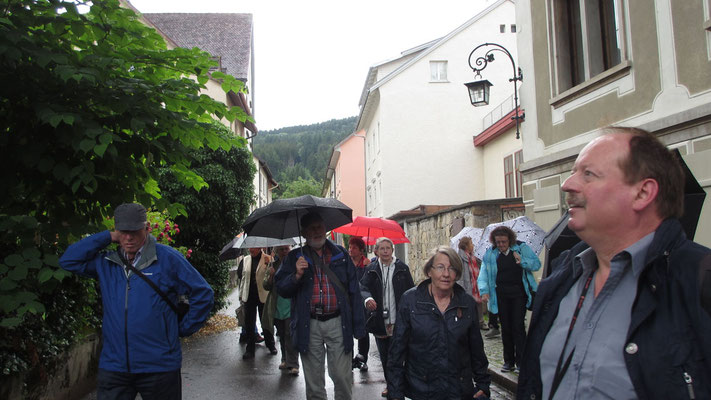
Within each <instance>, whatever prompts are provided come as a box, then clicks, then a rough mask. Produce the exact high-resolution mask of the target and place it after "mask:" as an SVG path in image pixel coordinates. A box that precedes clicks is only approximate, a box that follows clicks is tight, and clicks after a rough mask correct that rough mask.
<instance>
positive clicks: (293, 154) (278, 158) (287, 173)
mask: <svg viewBox="0 0 711 400" xmlns="http://www.w3.org/2000/svg"><path fill="white" fill-rule="evenodd" d="M355 123H356V117H351V118H344V119H338V120H336V119H333V120H330V121H326V122H321V123H318V124H313V125H306V126H303V125H302V126H293V127H288V128H282V129H277V130H273V131H263V132H260V134H259V135H258V136H257V137H256V138H255V139H254V154H255V155H256V156H257V157H259V158H261V159H262V160H264V161H266V163H267V164H268V165H269V169H270V170H271V171H272V173H273V174H274V179H276V181H277V182H279V187H278V188H277V189H276V190H275V191H274V197H275V198H280V197H282V198H283V197H288V196H285V195H284V191H285V190H286V188H288V187H289V186H290V183H291V182H292V181H297V180H299V178H302V179H303V180H306V181H310V180H314V181H316V182H317V183H316V185H317V186H319V189H318V192H317V193H315V194H317V195H320V194H321V185H322V183H321V182H322V180H323V178H324V177H325V174H326V165H327V164H328V160H329V157H331V151H332V150H333V146H334V145H335V144H336V143H338V142H340V141H341V140H343V139H345V138H346V136H348V135H349V134H351V133H353V129H354V127H355Z"/></svg>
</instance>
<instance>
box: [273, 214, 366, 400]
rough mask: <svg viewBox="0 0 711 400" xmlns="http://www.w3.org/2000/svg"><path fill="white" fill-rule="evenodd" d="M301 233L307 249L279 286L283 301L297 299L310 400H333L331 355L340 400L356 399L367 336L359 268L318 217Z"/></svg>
mask: <svg viewBox="0 0 711 400" xmlns="http://www.w3.org/2000/svg"><path fill="white" fill-rule="evenodd" d="M301 232H302V234H303V236H304V237H305V238H306V246H304V247H303V248H300V249H295V250H292V251H291V252H290V253H289V255H288V256H287V257H286V260H284V262H283V263H282V265H281V267H280V268H279V271H277V274H276V276H275V277H274V280H275V282H276V288H277V292H278V293H279V295H281V296H282V297H286V298H291V299H292V313H291V331H292V338H293V343H294V347H296V349H297V350H298V351H299V352H300V353H301V361H302V364H303V366H304V380H305V382H306V398H307V399H309V400H311V399H324V400H325V399H327V396H326V381H325V357H326V354H328V375H329V376H330V377H331V380H333V384H334V394H335V398H336V400H341V399H343V400H345V399H350V398H351V395H352V387H353V375H352V373H351V363H352V359H353V337H354V336H355V337H356V338H360V337H363V336H365V327H364V316H365V312H364V307H363V300H362V298H361V295H360V289H359V285H358V277H357V276H356V270H355V266H354V265H353V261H351V258H350V257H349V256H348V253H347V252H346V250H345V249H344V248H343V247H341V246H338V245H336V244H334V243H333V242H331V241H329V240H327V239H326V229H325V226H324V223H323V220H322V219H321V216H320V215H318V214H317V213H308V214H306V215H304V216H303V217H302V218H301ZM327 270H330V271H331V272H328V271H327ZM335 280H337V281H335Z"/></svg>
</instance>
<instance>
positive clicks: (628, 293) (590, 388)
mask: <svg viewBox="0 0 711 400" xmlns="http://www.w3.org/2000/svg"><path fill="white" fill-rule="evenodd" d="M653 238H654V232H652V233H650V234H649V235H647V236H645V237H643V238H642V239H640V240H639V241H637V242H636V243H634V244H633V245H631V246H629V247H628V248H626V249H625V250H623V251H621V252H620V253H618V254H617V255H615V256H614V257H613V258H612V261H611V262H610V275H609V276H608V278H607V281H606V282H605V284H604V286H603V288H602V290H601V291H600V293H599V294H598V296H597V297H595V295H594V290H595V288H594V284H593V283H591V285H590V288H589V289H588V293H587V294H586V296H585V300H584V302H583V305H582V308H581V309H580V313H579V315H578V318H577V322H576V323H575V326H574V327H573V331H572V333H571V335H570V340H569V341H568V345H567V346H566V348H565V352H564V354H563V358H562V362H561V364H563V363H564V362H565V360H566V359H567V357H568V356H569V354H570V353H571V352H573V357H572V361H571V363H570V367H569V368H568V370H567V372H566V373H565V375H564V376H563V378H562V380H561V382H560V386H559V387H558V390H557V391H556V393H555V396H554V399H636V398H637V394H636V393H635V391H634V386H633V385H632V380H631V379H630V376H629V373H628V371H627V366H626V364H625V360H624V348H625V344H626V343H625V342H626V339H627V330H628V329H629V326H630V321H631V312H632V303H633V302H634V299H635V297H636V296H637V281H638V279H639V276H640V274H641V273H642V270H643V269H644V266H645V257H646V254H647V248H648V247H649V245H650V244H651V243H652V239H653ZM573 268H574V269H575V271H580V269H581V268H582V274H581V275H580V278H579V279H578V282H577V283H576V284H574V285H573V287H572V288H571V289H570V291H569V292H568V294H567V295H566V296H565V297H564V298H563V300H562V301H561V302H560V308H559V310H558V316H557V317H556V319H555V321H554V322H553V326H552V327H551V329H550V331H549V332H548V335H547V336H546V339H545V340H544V342H543V347H542V349H541V356H540V367H541V381H542V382H543V397H542V398H543V399H548V398H549V394H550V391H551V384H552V382H553V379H554V376H555V370H556V365H557V364H558V360H559V358H560V355H561V351H562V350H563V349H562V347H563V345H564V343H565V338H566V336H567V335H568V330H569V327H570V321H571V319H572V316H573V312H574V310H575V308H576V305H577V303H578V301H579V299H580V296H581V294H582V291H583V287H584V286H585V281H586V279H587V277H588V276H589V275H590V274H591V273H597V268H598V265H597V256H596V255H595V252H594V251H593V249H592V248H589V249H587V250H585V251H583V252H582V253H580V254H579V255H578V256H577V257H576V258H575V260H574V261H573ZM594 281H595V280H594V276H593V281H592V282H594ZM561 367H562V365H561Z"/></svg>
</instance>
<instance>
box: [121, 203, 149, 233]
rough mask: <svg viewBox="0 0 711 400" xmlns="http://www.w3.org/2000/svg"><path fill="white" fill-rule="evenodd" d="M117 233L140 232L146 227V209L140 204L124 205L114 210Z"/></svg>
mask: <svg viewBox="0 0 711 400" xmlns="http://www.w3.org/2000/svg"><path fill="white" fill-rule="evenodd" d="M114 222H115V223H116V230H117V231H139V230H141V229H144V228H145V227H146V208H145V207H143V206H142V205H140V204H138V203H124V204H121V205H120V206H118V207H116V210H114Z"/></svg>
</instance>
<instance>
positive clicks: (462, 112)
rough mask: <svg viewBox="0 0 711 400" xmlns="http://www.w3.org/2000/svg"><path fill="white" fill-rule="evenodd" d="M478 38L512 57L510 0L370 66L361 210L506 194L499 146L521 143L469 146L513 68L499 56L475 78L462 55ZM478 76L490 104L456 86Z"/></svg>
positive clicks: (505, 94)
mask: <svg viewBox="0 0 711 400" xmlns="http://www.w3.org/2000/svg"><path fill="white" fill-rule="evenodd" d="M485 42H494V43H498V44H500V45H502V46H503V47H505V48H506V49H508V50H509V51H510V52H511V53H512V55H513V58H514V60H516V61H517V56H516V53H517V52H516V21H515V5H514V2H513V1H511V0H500V1H497V2H495V3H492V4H491V5H490V6H489V7H487V8H486V9H485V10H483V11H482V12H481V13H479V14H478V15H476V16H475V17H473V18H471V19H470V20H468V21H467V22H465V23H464V24H463V25H461V26H460V27H458V28H457V29H455V30H454V31H452V32H451V33H449V34H447V35H446V36H445V37H443V38H441V39H438V40H435V41H432V42H429V43H426V44H424V45H422V46H419V47H417V48H413V49H410V50H408V51H406V52H403V53H402V55H401V57H399V58H397V59H393V60H388V61H385V62H382V63H380V64H376V65H374V66H373V67H371V68H370V70H369V73H368V77H367V79H366V83H365V86H364V89H363V94H362V96H361V101H360V107H361V111H360V115H359V118H358V123H357V127H356V130H358V131H359V130H364V131H365V133H366V143H365V147H366V150H365V155H366V163H365V164H366V166H365V169H366V171H365V179H366V182H365V184H366V208H367V210H366V212H367V214H368V215H369V216H379V217H388V216H391V215H394V214H396V213H397V212H399V211H401V210H406V209H411V208H413V207H415V206H417V205H420V204H438V205H448V204H449V205H454V204H461V203H465V202H469V201H475V200H483V199H487V198H503V197H506V191H505V187H504V186H505V185H504V178H503V170H504V166H503V165H504V161H503V157H504V156H503V153H510V154H514V153H515V152H516V151H518V150H520V148H521V141H517V140H516V139H515V136H512V135H508V136H500V137H498V138H497V139H496V141H495V143H494V142H492V144H491V145H488V146H477V147H475V146H474V143H473V140H474V137H475V136H476V135H478V134H480V133H482V132H483V131H484V130H485V129H486V128H487V127H488V126H489V125H490V124H491V123H492V122H495V120H494V121H491V116H490V118H489V121H488V122H485V121H484V120H485V117H486V116H487V115H488V114H490V113H492V111H494V110H495V109H496V108H497V107H500V106H501V105H502V103H506V102H507V101H508V102H510V99H509V98H510V96H511V95H512V94H513V84H512V83H511V82H509V78H511V77H512V76H513V69H512V66H511V62H510V61H509V60H508V58H507V57H506V56H505V55H504V54H503V53H499V54H496V59H495V61H493V62H491V63H490V64H489V66H488V68H486V69H485V70H484V71H482V74H481V75H482V77H481V78H479V77H476V78H475V76H474V73H473V72H472V70H471V69H470V67H469V64H468V61H467V58H468V56H469V53H470V52H471V51H472V50H473V49H474V48H475V47H476V46H477V45H479V44H482V43H485ZM478 79H487V80H489V81H490V82H491V83H492V84H493V85H494V86H493V87H492V89H491V99H490V102H489V105H488V106H484V107H472V105H471V103H470V102H469V98H468V95H467V90H466V87H465V86H464V83H466V82H470V81H474V80H478ZM502 107H504V108H505V106H502ZM508 111H511V110H505V111H504V114H505V113H507V112H508ZM487 124H488V125H487ZM487 147H488V148H487ZM485 149H486V150H485ZM487 153H488V154H487ZM494 153H496V154H494ZM485 155H486V156H485ZM488 170H491V172H487V171H488ZM510 197H515V196H510Z"/></svg>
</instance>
